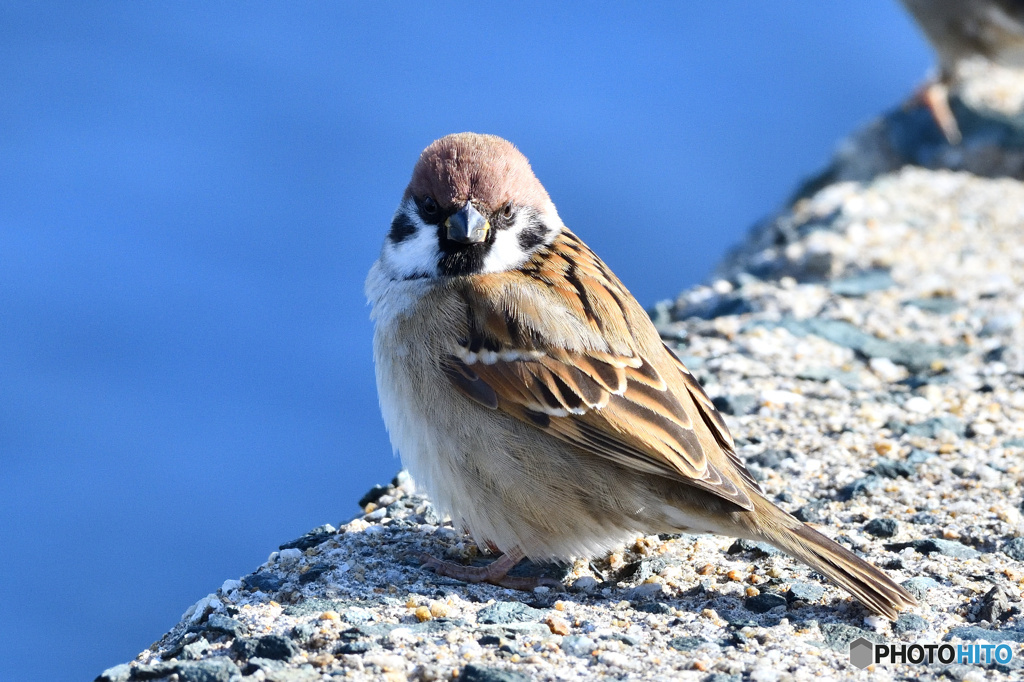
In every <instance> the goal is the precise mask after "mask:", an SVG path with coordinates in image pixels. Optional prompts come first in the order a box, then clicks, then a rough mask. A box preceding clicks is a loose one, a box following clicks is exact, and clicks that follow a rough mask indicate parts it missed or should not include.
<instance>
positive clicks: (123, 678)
mask: <svg viewBox="0 0 1024 682" xmlns="http://www.w3.org/2000/svg"><path fill="white" fill-rule="evenodd" d="M131 674H132V669H131V666H129V665H128V664H127V663H122V664H120V665H115V666H114V667H113V668H107V669H106V670H104V671H103V672H101V673H100V674H99V675H98V676H97V677H96V679H95V681H94V682H128V680H129V679H130V678H131Z"/></svg>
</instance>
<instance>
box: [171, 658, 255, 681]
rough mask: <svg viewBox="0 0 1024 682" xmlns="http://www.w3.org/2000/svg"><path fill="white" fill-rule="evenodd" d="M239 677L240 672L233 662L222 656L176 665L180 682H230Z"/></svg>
mask: <svg viewBox="0 0 1024 682" xmlns="http://www.w3.org/2000/svg"><path fill="white" fill-rule="evenodd" d="M241 675H242V671H241V670H239V669H238V666H237V665H235V663H234V661H232V660H231V659H230V658H226V657H224V656H216V657H214V658H208V659H206V660H205V661H186V662H185V663H181V664H180V665H178V679H179V680H181V682H231V681H232V679H237V678H239V677H241Z"/></svg>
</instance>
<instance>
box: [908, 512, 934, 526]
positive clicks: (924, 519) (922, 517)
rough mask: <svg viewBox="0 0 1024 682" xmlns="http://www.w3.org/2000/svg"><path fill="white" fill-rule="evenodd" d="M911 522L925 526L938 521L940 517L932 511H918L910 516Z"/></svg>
mask: <svg viewBox="0 0 1024 682" xmlns="http://www.w3.org/2000/svg"><path fill="white" fill-rule="evenodd" d="M910 522H911V523H916V524H917V525H919V526H923V525H927V524H931V523H938V522H939V517H938V516H936V515H935V514H932V513H931V512H917V513H916V514H913V515H912V516H911V517H910Z"/></svg>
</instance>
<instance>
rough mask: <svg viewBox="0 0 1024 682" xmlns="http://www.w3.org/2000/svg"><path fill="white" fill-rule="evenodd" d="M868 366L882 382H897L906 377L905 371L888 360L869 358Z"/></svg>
mask: <svg viewBox="0 0 1024 682" xmlns="http://www.w3.org/2000/svg"><path fill="white" fill-rule="evenodd" d="M868 366H869V367H870V368H871V371H872V372H874V373H875V374H876V375H877V376H878V378H879V379H881V380H882V381H888V382H893V381H899V380H900V379H902V378H903V377H905V376H906V374H907V370H905V369H903V368H902V367H900V366H899V365H897V364H896V363H895V362H893V361H892V360H890V359H889V358H871V360H869V361H868Z"/></svg>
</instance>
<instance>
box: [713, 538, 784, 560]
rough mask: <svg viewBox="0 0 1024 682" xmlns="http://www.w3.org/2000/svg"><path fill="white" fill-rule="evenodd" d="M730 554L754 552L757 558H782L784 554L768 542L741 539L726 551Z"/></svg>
mask: <svg viewBox="0 0 1024 682" xmlns="http://www.w3.org/2000/svg"><path fill="white" fill-rule="evenodd" d="M726 552H728V553H729V554H739V553H741V552H753V553H754V554H755V555H757V556H782V552H780V551H779V550H777V549H775V548H774V547H772V546H771V545H769V544H768V543H767V542H754V541H753V540H745V539H740V540H737V541H736V542H734V543H732V544H731V545H729V549H727V550H726Z"/></svg>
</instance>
